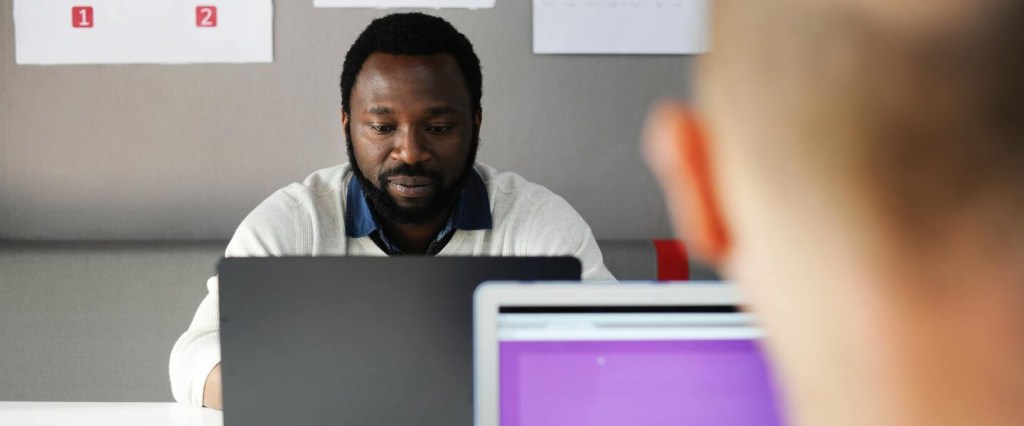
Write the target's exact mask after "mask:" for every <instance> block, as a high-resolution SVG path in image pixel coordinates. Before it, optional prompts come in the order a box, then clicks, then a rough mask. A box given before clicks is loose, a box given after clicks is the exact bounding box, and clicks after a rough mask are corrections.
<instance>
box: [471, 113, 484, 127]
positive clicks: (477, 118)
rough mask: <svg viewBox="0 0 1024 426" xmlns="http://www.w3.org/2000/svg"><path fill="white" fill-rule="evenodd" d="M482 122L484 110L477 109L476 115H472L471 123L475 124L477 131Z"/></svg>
mask: <svg viewBox="0 0 1024 426" xmlns="http://www.w3.org/2000/svg"><path fill="white" fill-rule="evenodd" d="M483 121H484V110H483V108H477V109H476V113H474V114H473V123H474V124H476V128H477V130H479V129H480V123H482V122H483Z"/></svg>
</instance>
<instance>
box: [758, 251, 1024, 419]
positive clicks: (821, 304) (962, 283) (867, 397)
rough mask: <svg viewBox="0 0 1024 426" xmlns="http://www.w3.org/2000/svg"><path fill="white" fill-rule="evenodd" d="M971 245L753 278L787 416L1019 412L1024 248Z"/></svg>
mask: <svg viewBox="0 0 1024 426" xmlns="http://www.w3.org/2000/svg"><path fill="white" fill-rule="evenodd" d="M967 247H970V246H967ZM976 248H977V247H972V249H962V250H952V251H947V252H946V253H944V254H943V255H941V256H931V255H929V256H927V257H924V258H916V259H908V258H907V257H906V256H905V255H904V256H903V257H894V258H890V259H888V260H886V261H876V262H870V261H865V262H849V260H850V259H849V258H847V259H845V260H847V261H848V262H847V263H849V264H852V265H854V266H852V267H848V268H847V269H845V270H844V269H831V270H830V269H829V268H824V267H823V268H815V269H816V271H814V272H811V273H809V274H807V275H805V276H804V277H803V279H802V281H803V282H802V283H801V282H799V281H801V279H800V278H798V279H797V280H789V283H788V284H787V282H786V281H783V280H780V281H779V282H773V283H756V284H757V285H762V284H765V285H763V286H762V287H764V288H766V289H765V290H764V292H767V291H773V292H775V291H777V292H778V293H779V295H778V296H775V299H776V300H775V302H773V301H772V300H770V299H766V298H765V297H761V298H760V299H765V300H767V303H764V304H762V305H761V306H757V307H755V310H757V311H758V313H759V314H761V315H762V318H763V321H764V323H765V327H766V329H767V331H768V335H769V347H770V349H771V353H772V356H773V357H774V358H775V361H776V365H777V366H778V375H779V379H780V380H781V382H782V384H783V387H784V388H785V389H786V391H787V394H786V396H787V399H788V405H789V407H790V410H789V412H790V419H791V420H792V421H793V422H794V424H798V425H810V426H817V425H840V424H844V425H845V424H849V425H863V424H871V425H901V426H903V425H947V424H948V425H962V424H984V425H1019V424H1024V423H1022V422H1024V362H1022V360H1024V266H1022V265H1024V262H1022V261H1021V260H1022V259H1024V250H1011V251H1008V252H1001V253H996V252H993V251H986V250H974V249H976ZM902 249H903V250H904V251H906V247H902ZM933 254H934V253H933ZM874 259H878V256H875V257H874ZM831 266H837V265H831ZM804 269H806V267H805V268H804ZM793 270H801V268H793ZM789 277H792V275H789ZM812 277H813V278H812ZM755 281H756V280H755ZM762 281H764V280H762ZM794 286H795V287H794ZM768 289H770V290H768ZM758 296H764V293H763V292H762V293H761V294H758ZM768 297H770V296H768ZM783 298H785V299H786V300H782V299H783ZM760 299H753V300H759V301H760ZM776 302H777V303H776ZM812 318H813V320H811V319H812Z"/></svg>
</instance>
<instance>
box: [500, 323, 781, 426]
mask: <svg viewBox="0 0 1024 426" xmlns="http://www.w3.org/2000/svg"><path fill="white" fill-rule="evenodd" d="M499 356H500V373H499V375H500V378H499V383H500V386H499V392H500V393H499V395H500V403H499V404H500V406H499V409H500V418H501V426H519V425H530V426H539V425H559V426H574V425H591V426H597V425H609V426H610V425H646V426H658V425H705V426H732V425H743V426H751V425H779V424H782V421H781V418H780V413H779V410H778V409H777V408H776V407H777V398H776V396H775V391H774V389H773V385H772V381H771V380H770V377H769V371H768V368H767V366H766V364H765V360H764V358H763V356H762V354H761V351H760V349H759V348H758V344H757V342H756V341H755V340H753V339H738V338H723V339H715V338H700V339H694V338H686V339H671V338H664V337H662V338H658V339H649V340H648V339H616V338H609V339H603V338H599V339H565V340H558V339H551V338H548V339H544V340H529V339H512V340H504V339H503V340H502V341H501V343H500V352H499Z"/></svg>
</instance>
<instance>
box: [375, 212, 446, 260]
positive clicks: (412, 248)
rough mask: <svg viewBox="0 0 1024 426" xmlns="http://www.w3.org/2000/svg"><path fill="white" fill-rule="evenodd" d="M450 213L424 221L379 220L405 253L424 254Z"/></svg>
mask: <svg viewBox="0 0 1024 426" xmlns="http://www.w3.org/2000/svg"><path fill="white" fill-rule="evenodd" d="M449 214H450V213H446V214H441V215H438V216H437V217H435V218H433V219H430V220H428V221H426V222H424V223H418V224H408V223H395V222H392V221H389V220H387V219H384V220H381V227H382V228H383V229H384V233H385V234H387V236H388V238H390V239H391V241H393V242H394V243H395V245H397V246H398V248H399V249H401V250H402V252H403V253H406V254H426V253H427V249H428V248H430V243H431V242H433V241H434V238H436V237H437V234H438V233H439V232H441V229H442V228H444V225H445V223H447V222H448V216H449Z"/></svg>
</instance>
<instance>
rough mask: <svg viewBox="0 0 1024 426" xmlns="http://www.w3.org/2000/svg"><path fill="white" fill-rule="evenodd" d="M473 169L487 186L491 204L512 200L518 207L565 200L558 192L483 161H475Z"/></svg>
mask: <svg viewBox="0 0 1024 426" xmlns="http://www.w3.org/2000/svg"><path fill="white" fill-rule="evenodd" d="M475 169H476V171H477V173H478V174H479V175H480V178H481V179H482V180H483V181H484V186H486V187H487V194H488V195H489V196H490V197H491V203H492V204H495V203H499V202H502V201H514V202H515V204H517V206H518V207H537V206H538V205H540V204H544V203H547V202H552V201H557V200H561V201H562V202H564V201H565V200H564V199H562V197H560V196H558V194H555V193H554V192H551V190H549V189H547V188H545V187H544V186H542V185H539V184H536V183H533V182H530V181H528V180H526V178H524V177H522V176H520V175H519V174H517V173H513V172H502V171H498V170H496V169H495V168H494V167H491V166H488V165H486V164H483V163H477V164H476V167H475Z"/></svg>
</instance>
